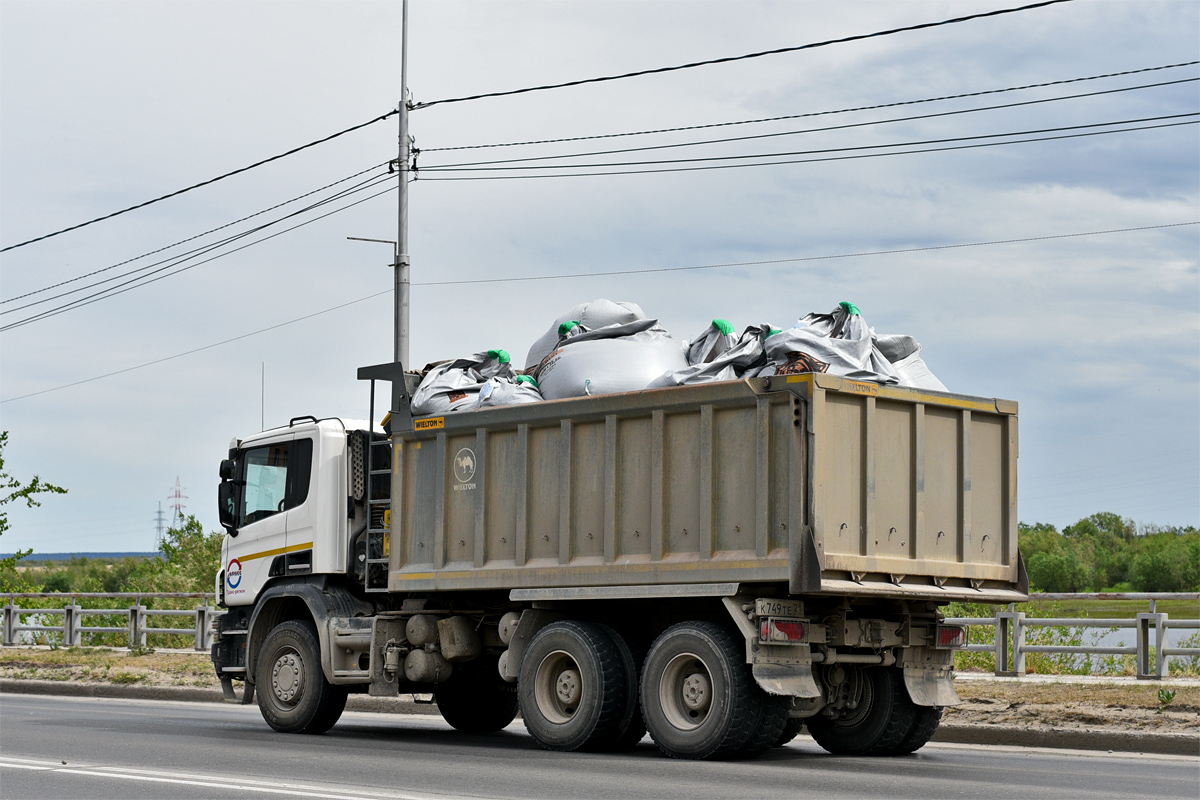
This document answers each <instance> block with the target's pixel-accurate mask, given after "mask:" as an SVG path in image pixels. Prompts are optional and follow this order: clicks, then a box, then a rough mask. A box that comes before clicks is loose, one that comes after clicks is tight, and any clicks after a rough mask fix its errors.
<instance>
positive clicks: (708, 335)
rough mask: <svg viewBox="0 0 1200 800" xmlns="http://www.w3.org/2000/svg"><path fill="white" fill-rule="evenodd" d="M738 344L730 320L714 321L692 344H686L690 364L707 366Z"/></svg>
mask: <svg viewBox="0 0 1200 800" xmlns="http://www.w3.org/2000/svg"><path fill="white" fill-rule="evenodd" d="M737 343H738V336H737V334H736V333H734V332H733V325H731V324H730V323H729V320H724V319H714V320H713V321H712V324H711V325H709V326H708V327H707V328H705V329H704V332H703V333H701V334H700V335H699V336H697V337H696V338H695V339H693V340H692V341H690V342H684V347H685V348H686V350H687V360H688V363H689V364H691V365H693V366H695V365H696V364H707V363H709V362H710V361H712V360H713V359H714V358H716V357H717V356H719V355H721V354H722V353H724V352H725V351H727V350H729V349H731V348H732V347H734V345H736V344H737Z"/></svg>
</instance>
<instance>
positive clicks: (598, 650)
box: [517, 621, 626, 750]
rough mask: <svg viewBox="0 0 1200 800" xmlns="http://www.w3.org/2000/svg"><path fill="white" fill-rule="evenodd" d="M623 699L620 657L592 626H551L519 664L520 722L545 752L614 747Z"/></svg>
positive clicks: (624, 708)
mask: <svg viewBox="0 0 1200 800" xmlns="http://www.w3.org/2000/svg"><path fill="white" fill-rule="evenodd" d="M625 695H626V674H625V668H624V664H623V662H622V659H621V655H620V653H619V652H618V651H617V648H616V645H614V644H613V641H612V638H611V637H610V636H609V635H608V634H607V633H606V632H605V631H604V630H603V629H601V628H600V627H599V626H597V625H592V624H590V623H586V622H569V621H563V622H554V623H551V624H550V625H547V626H546V627H545V628H543V629H542V630H540V631H538V633H537V635H536V636H534V637H533V640H532V641H531V642H530V643H529V647H528V649H526V651H525V656H524V658H522V660H521V675H520V679H519V680H518V684H517V697H518V699H519V702H520V706H521V717H522V718H523V719H524V720H525V727H526V729H527V730H528V731H529V733H530V735H531V736H533V738H534V739H535V740H536V741H537V743H538V744H540V745H541V746H542V747H544V748H546V749H547V750H577V749H579V748H581V747H584V746H585V745H589V744H590V743H592V742H595V743H596V744H600V743H604V742H611V741H613V740H614V739H615V738H616V735H617V732H618V730H619V728H620V725H621V721H622V719H623V717H624V714H625V710H626V696H625Z"/></svg>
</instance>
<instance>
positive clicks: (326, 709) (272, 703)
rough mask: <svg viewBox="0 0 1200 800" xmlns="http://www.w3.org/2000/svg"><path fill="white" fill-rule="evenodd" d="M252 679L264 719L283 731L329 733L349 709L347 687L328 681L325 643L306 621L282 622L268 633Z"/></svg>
mask: <svg viewBox="0 0 1200 800" xmlns="http://www.w3.org/2000/svg"><path fill="white" fill-rule="evenodd" d="M254 684H255V697H256V698H257V700H258V709H259V711H261V712H262V715H263V719H265V720H266V721H267V724H268V725H270V726H271V727H272V728H274V729H275V730H277V731H280V732H282V733H325V731H327V730H329V729H330V728H332V727H333V726H334V725H335V724H337V721H338V719H339V718H340V717H341V716H342V711H344V710H345V708H346V694H347V691H346V687H344V686H334V685H332V684H330V683H329V682H328V681H326V680H325V675H324V673H323V672H322V671H321V645H320V642H318V640H317V632H316V631H315V630H313V627H312V624H311V623H308V622H302V621H300V620H289V621H288V622H282V623H280V624H279V625H277V626H275V629H274V630H272V631H271V632H270V633H269V634H267V639H266V641H264V642H263V646H262V650H261V651H260V652H259V654H258V662H257V666H256V668H255V681H254Z"/></svg>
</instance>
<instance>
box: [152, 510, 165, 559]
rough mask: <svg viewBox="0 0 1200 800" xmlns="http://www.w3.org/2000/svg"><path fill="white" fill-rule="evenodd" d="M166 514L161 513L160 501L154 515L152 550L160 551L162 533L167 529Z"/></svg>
mask: <svg viewBox="0 0 1200 800" xmlns="http://www.w3.org/2000/svg"><path fill="white" fill-rule="evenodd" d="M166 515H167V512H165V511H163V508H162V501H161V500H160V501H159V502H158V511H157V512H156V513H155V514H154V530H155V535H154V549H155V550H158V551H159V552H161V551H162V543H163V531H164V530H166V527H167V516H166Z"/></svg>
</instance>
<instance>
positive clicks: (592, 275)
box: [0, 189, 1200, 403]
mask: <svg viewBox="0 0 1200 800" xmlns="http://www.w3.org/2000/svg"><path fill="white" fill-rule="evenodd" d="M389 191H394V189H392V190H389ZM368 199H369V198H368ZM359 202H363V201H359ZM331 213H332V212H331ZM314 221H315V220H314ZM304 224H307V223H304ZM1189 225H1200V220H1194V221H1191V222H1175V223H1168V224H1164V225H1142V226H1139V227H1133V228H1112V229H1109V230H1100V231H1083V232H1079V233H1060V234H1051V235H1047V236H1026V237H1023V238H1019V239H995V240H991V241H982V242H963V243H960V244H945V245H930V246H927V247H909V248H903V249H896V250H869V251H864V252H859V253H839V254H836V255H823V256H800V257H796V258H779V259H772V260H767V261H740V262H730V263H724V264H702V265H698V266H687V267H656V268H651V269H636V270H612V271H606V272H583V273H573V274H564V275H530V276H525V277H516V278H481V279H475V280H461V281H427V282H421V283H413V284H412V285H413V286H460V285H464V284H476V283H516V282H525V281H542V280H561V279H570V278H595V277H609V276H613V275H642V274H648V273H655V272H685V271H692V270H708V269H722V268H731V267H755V266H766V265H772V264H792V263H799V262H804V261H826V260H832V259H842V258H860V257H864V256H881V255H896V254H903V253H919V252H928V251H933V250H954V249H960V248H965V247H988V246H993V245H1002V244H1019V243H1024V242H1042V241H1049V240H1054V239H1073V238H1080V237H1084V236H1102V235H1107V234H1114V233H1132V232H1137V231H1152V230H1161V229H1165V228H1180V227H1185V226H1189ZM392 291H393V290H392V289H385V290H384V291H382V292H375V293H374V294H369V295H367V296H365V297H360V298H358V299H356V300H350V301H348V302H345V303H340V304H338V305H335V306H331V307H329V308H325V309H322V310H320V311H314V312H313V313H311V314H305V315H304V316H302V317H296V318H295V319H290V320H287V321H285V322H280V323H277V324H275V325H271V326H268V327H266V328H260V329H258V330H256V331H251V332H249V333H244V334H241V335H239V336H234V337H231V338H229V339H223V340H221V341H219V342H214V343H212V344H207V345H204V346H203V347H197V348H193V349H191V350H186V351H184V352H182V353H176V354H175V355H171V356H166V357H164V358H158V359H155V360H153V361H147V362H145V363H143V364H137V365H135V366H132V367H126V368H124V369H119V370H115V371H113V372H106V373H104V374H103V375H96V376H94V377H91V378H85V379H83V380H80V381H74V382H72V383H65V384H62V385H61V386H55V387H52V388H50V389H42V390H40V391H36V392H29V393H28V394H23V395H18V396H16V397H9V398H7V399H4V400H0V403H12V402H16V401H17V400H25V399H27V398H30V397H36V396H38V395H43V394H48V393H50V392H57V391H59V390H61V389H68V388H70V387H72V386H79V385H81V384H84V383H91V382H93V381H98V380H101V379H103V378H109V377H112V376H114V375H123V374H124V373H126V372H132V371H134V370H138V369H143V368H145V367H150V366H154V365H155V364H161V363H163V362H165V361H171V360H173V359H176V358H182V357H184V356H188V355H192V354H193V353H199V352H203V351H204V350H211V349H212V348H214V347H220V346H221V345H224V344H229V343H231V342H237V341H241V340H242V339H247V338H249V337H251V336H257V335H258V334H260V333H266V332H268V331H273V330H276V329H278V328H282V327H285V326H287V325H292V324H294V323H297V322H302V321H304V320H307V319H312V318H313V317H319V316H321V315H323V314H328V313H330V312H332V311H337V310H339V309H342V308H346V307H348V306H352V305H356V304H358V303H363V302H366V301H367V300H372V299H374V298H376V297H383V296H384V295H390V294H392Z"/></svg>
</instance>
